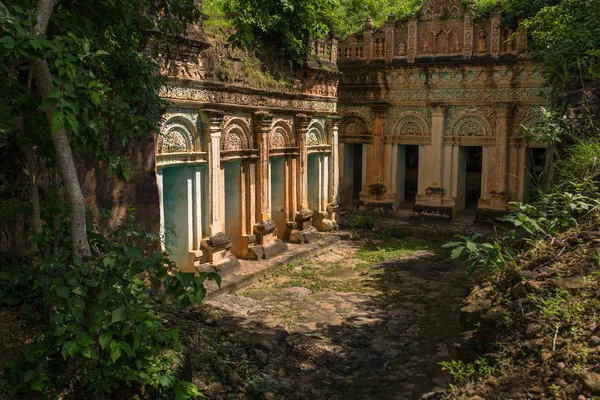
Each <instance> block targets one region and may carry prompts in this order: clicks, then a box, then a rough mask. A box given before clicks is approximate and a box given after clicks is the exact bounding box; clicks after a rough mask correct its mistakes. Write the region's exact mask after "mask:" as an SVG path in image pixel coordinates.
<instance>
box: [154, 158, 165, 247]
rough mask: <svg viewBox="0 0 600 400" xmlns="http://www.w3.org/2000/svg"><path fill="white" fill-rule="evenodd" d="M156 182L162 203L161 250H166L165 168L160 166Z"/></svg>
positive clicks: (159, 199)
mask: <svg viewBox="0 0 600 400" xmlns="http://www.w3.org/2000/svg"><path fill="white" fill-rule="evenodd" d="M156 184H157V186H158V201H159V204H160V227H159V229H160V231H159V235H160V250H161V251H162V252H165V251H166V247H165V193H164V192H165V191H164V177H163V169H162V168H159V169H158V170H157V171H156Z"/></svg>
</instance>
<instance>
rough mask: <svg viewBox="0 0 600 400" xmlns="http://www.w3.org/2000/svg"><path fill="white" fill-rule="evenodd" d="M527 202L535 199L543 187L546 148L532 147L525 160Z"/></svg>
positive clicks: (528, 150)
mask: <svg viewBox="0 0 600 400" xmlns="http://www.w3.org/2000/svg"><path fill="white" fill-rule="evenodd" d="M525 163H526V171H525V199H524V200H525V202H526V203H529V202H532V201H535V198H536V195H537V193H539V192H540V189H542V188H543V185H544V178H545V171H546V149H545V148H534V147H530V148H528V149H527V157H526V160H525Z"/></svg>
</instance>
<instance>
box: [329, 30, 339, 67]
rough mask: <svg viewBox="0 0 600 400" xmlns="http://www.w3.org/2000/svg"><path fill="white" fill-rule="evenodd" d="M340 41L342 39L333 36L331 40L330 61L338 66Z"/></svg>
mask: <svg viewBox="0 0 600 400" xmlns="http://www.w3.org/2000/svg"><path fill="white" fill-rule="evenodd" d="M339 40H340V39H339V38H338V37H337V36H333V37H332V38H331V55H330V58H329V61H331V62H332V63H334V64H337V59H338V49H339Z"/></svg>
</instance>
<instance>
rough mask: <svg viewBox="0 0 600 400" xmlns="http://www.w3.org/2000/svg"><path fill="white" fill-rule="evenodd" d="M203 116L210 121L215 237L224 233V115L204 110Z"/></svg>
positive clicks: (211, 219)
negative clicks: (222, 192)
mask: <svg viewBox="0 0 600 400" xmlns="http://www.w3.org/2000/svg"><path fill="white" fill-rule="evenodd" d="M202 114H203V115H204V117H205V119H206V120H207V121H208V132H207V135H206V137H207V142H208V143H207V144H208V148H207V151H208V169H209V171H208V186H209V188H210V192H209V194H208V214H209V215H208V218H209V226H210V229H211V231H210V234H211V235H214V234H216V233H218V232H223V231H224V225H223V221H221V206H222V202H221V201H220V199H219V198H218V196H219V193H221V186H222V184H223V183H222V182H221V132H222V130H223V118H224V113H223V112H222V111H217V110H202Z"/></svg>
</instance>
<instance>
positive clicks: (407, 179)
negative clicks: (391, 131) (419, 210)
mask: <svg viewBox="0 0 600 400" xmlns="http://www.w3.org/2000/svg"><path fill="white" fill-rule="evenodd" d="M404 147H405V149H406V158H405V163H404V173H405V176H404V204H405V205H414V204H415V202H416V199H417V193H418V192H419V146H404Z"/></svg>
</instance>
